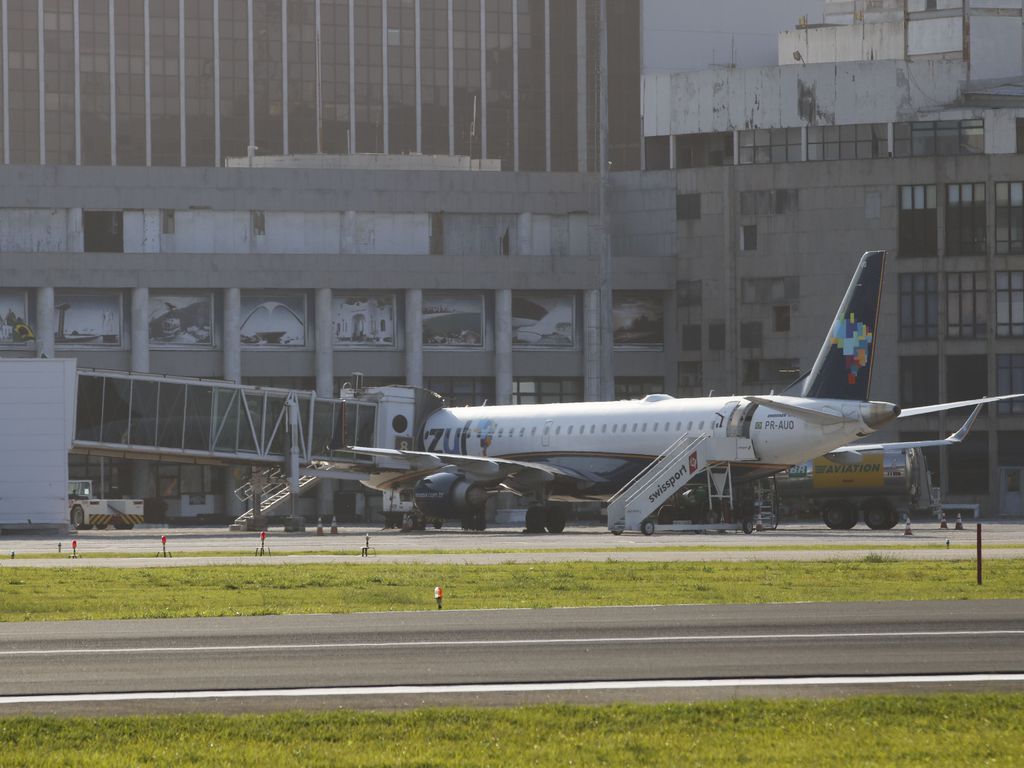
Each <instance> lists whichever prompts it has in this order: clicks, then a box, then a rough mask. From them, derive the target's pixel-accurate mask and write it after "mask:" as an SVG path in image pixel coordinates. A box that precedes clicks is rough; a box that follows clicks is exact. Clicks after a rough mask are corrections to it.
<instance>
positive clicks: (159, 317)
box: [149, 292, 213, 347]
mask: <svg viewBox="0 0 1024 768" xmlns="http://www.w3.org/2000/svg"><path fill="white" fill-rule="evenodd" d="M149 345H150V346H151V347H178V346H182V347H212V346H213V294H212V293H188V292H176V293H163V292H159V293H150V294H149Z"/></svg>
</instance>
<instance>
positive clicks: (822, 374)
mask: <svg viewBox="0 0 1024 768" xmlns="http://www.w3.org/2000/svg"><path fill="white" fill-rule="evenodd" d="M884 272H885V251H868V252H867V253H865V254H864V255H863V256H862V257H861V260H860V264H858V265H857V271H856V272H855V273H854V275H853V279H852V280H851V281H850V285H849V287H848V288H847V289H846V295H845V296H844V297H843V303H842V305H841V306H840V308H839V312H838V314H836V319H835V320H833V321H832V325H831V327H830V328H829V332H828V335H827V336H826V337H825V342H824V343H823V344H822V346H821V351H820V352H818V357H817V359H816V360H815V361H814V365H813V366H812V367H811V370H810V372H809V373H808V375H807V377H806V379H804V381H803V386H802V388H801V391H800V394H801V395H802V396H803V397H821V398H829V399H835V400H859V401H862V402H863V401H865V400H867V399H868V392H869V391H870V387H871V369H872V362H873V358H874V350H875V341H876V338H875V329H876V328H877V326H878V309H879V304H880V303H881V296H882V275H883V273H884Z"/></svg>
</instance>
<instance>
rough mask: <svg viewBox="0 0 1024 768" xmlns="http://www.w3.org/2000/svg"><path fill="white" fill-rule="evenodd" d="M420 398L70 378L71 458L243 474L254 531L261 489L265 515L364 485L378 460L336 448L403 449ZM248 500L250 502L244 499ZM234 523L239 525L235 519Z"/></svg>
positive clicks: (401, 390) (144, 377)
mask: <svg viewBox="0 0 1024 768" xmlns="http://www.w3.org/2000/svg"><path fill="white" fill-rule="evenodd" d="M430 394H431V393H426V391H425V390H419V389H415V388H412V387H381V388H377V389H368V390H362V389H345V390H342V392H341V395H342V396H341V397H339V398H324V397H319V396H317V395H316V393H315V392H307V391H296V390H285V389H274V388H267V387H253V386H246V385H241V384H234V383H232V382H226V381H220V380H216V379H194V378H183V377H172V376H160V375H153V374H138V373H128V372H120V371H95V370H87V369H82V370H79V371H78V386H77V407H76V414H75V432H74V441H73V443H72V452H74V453H82V454H93V455H102V456H113V457H120V458H134V459H154V460H162V461H171V462H179V463H195V464H217V465H245V466H250V467H253V468H254V481H253V482H251V483H249V484H247V487H244V488H243V489H240V491H241V492H240V496H243V497H249V498H253V499H254V505H253V508H252V509H250V510H249V511H248V512H247V513H246V514H245V515H243V518H246V520H248V521H253V519H254V518H255V522H259V518H260V517H261V514H266V513H268V512H269V511H270V509H269V508H268V507H263V506H261V497H262V495H263V493H264V491H265V489H267V488H268V487H269V486H274V491H273V493H272V494H271V498H270V499H268V501H270V502H272V503H273V504H274V505H276V504H278V503H281V502H283V501H284V500H285V499H287V498H289V497H290V496H291V495H292V494H296V493H298V492H299V491H300V490H303V489H305V488H308V487H310V486H311V485H313V484H314V483H315V482H316V480H318V479H319V478H322V477H332V478H339V479H356V480H360V479H364V478H366V477H367V476H368V475H369V474H371V473H372V472H374V471H375V470H376V469H377V464H378V463H380V462H379V460H378V461H375V460H374V459H373V458H370V457H366V456H361V455H355V454H353V453H350V452H347V451H345V450H344V448H345V446H350V445H361V446H378V447H388V448H409V447H412V445H413V442H414V440H415V435H416V434H417V430H418V428H419V426H420V425H421V424H422V422H423V420H424V419H425V418H426V416H427V415H429V411H430V410H432V409H433V408H434V407H437V404H435V403H434V402H433V401H432V400H431V398H430V397H428V395H430ZM253 491H255V493H253ZM240 521H241V518H240Z"/></svg>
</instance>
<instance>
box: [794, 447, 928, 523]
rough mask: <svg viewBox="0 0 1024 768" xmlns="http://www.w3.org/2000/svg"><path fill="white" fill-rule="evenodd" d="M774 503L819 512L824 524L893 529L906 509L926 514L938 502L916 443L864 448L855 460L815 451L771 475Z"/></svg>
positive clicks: (796, 513) (796, 510) (799, 511)
mask: <svg viewBox="0 0 1024 768" xmlns="http://www.w3.org/2000/svg"><path fill="white" fill-rule="evenodd" d="M775 500H776V504H777V505H778V506H779V507H780V508H781V509H782V510H783V514H784V515H786V516H800V515H802V514H808V513H809V514H811V515H820V516H821V518H822V520H824V522H825V525H827V526H828V527H829V528H833V529H838V530H848V529H850V528H853V526H855V525H856V524H857V523H858V522H859V521H860V520H861V519H863V521H864V522H865V523H866V524H867V526H868V528H872V529H874V530H883V529H886V528H892V527H893V526H895V525H896V523H898V522H899V520H900V517H901V516H902V515H905V514H910V515H913V514H915V513H918V512H928V513H929V514H931V513H932V512H934V511H936V510H937V509H938V506H939V499H938V489H934V490H933V488H932V482H931V474H930V473H929V471H928V463H927V461H926V460H925V457H924V453H923V452H922V451H921V450H920V449H919V448H896V449H891V450H887V451H885V452H882V451H879V452H877V453H866V454H864V456H863V459H862V460H861V461H860V462H858V463H850V462H841V461H833V460H832V459H829V458H826V457H824V456H820V457H818V458H816V459H813V460H811V461H808V462H806V463H804V464H798V465H796V466H793V467H790V468H789V469H788V470H786V471H784V472H780V473H779V474H778V475H776V481H775Z"/></svg>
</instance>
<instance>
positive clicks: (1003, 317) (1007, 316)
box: [996, 272, 1024, 336]
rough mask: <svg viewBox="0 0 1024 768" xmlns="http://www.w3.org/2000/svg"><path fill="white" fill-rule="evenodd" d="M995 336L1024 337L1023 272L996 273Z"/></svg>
mask: <svg viewBox="0 0 1024 768" xmlns="http://www.w3.org/2000/svg"><path fill="white" fill-rule="evenodd" d="M996 336H1024V272H996Z"/></svg>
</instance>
